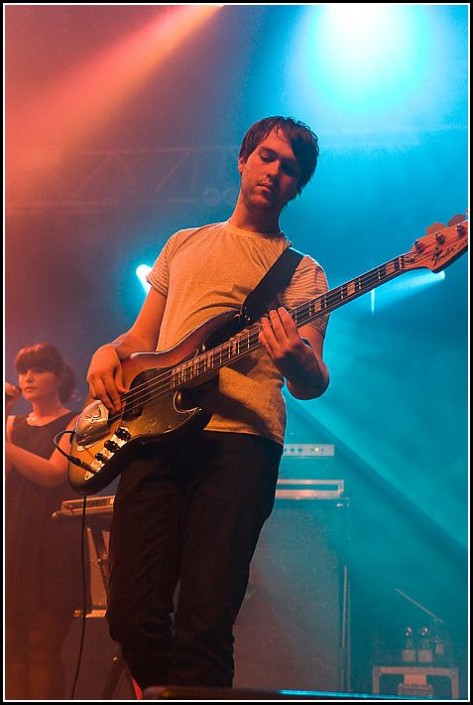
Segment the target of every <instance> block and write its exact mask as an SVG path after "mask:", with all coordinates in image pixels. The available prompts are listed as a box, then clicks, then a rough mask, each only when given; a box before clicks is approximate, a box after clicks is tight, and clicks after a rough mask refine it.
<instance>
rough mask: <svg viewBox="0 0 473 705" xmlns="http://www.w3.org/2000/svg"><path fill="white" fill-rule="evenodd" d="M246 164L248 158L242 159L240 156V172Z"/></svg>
mask: <svg viewBox="0 0 473 705" xmlns="http://www.w3.org/2000/svg"><path fill="white" fill-rule="evenodd" d="M245 164H246V159H242V158H241V157H239V158H238V171H239V172H240V174H241V173H242V171H243V169H244V167H245Z"/></svg>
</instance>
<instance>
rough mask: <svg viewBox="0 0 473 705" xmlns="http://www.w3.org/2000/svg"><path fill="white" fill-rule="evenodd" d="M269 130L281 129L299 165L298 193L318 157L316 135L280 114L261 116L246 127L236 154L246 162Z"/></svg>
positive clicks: (298, 122) (312, 170)
mask: <svg viewBox="0 0 473 705" xmlns="http://www.w3.org/2000/svg"><path fill="white" fill-rule="evenodd" d="M271 130H281V132H283V133H284V135H285V136H286V138H287V140H288V141H289V143H290V145H291V147H292V151H293V152H294V154H295V156H296V159H297V161H298V162H299V164H300V166H301V170H302V171H301V178H300V181H299V187H298V189H297V193H298V194H300V193H301V191H302V189H303V188H304V186H305V185H306V184H307V183H308V182H309V181H310V179H311V178H312V176H313V174H314V171H315V167H316V166H317V160H318V158H319V142H318V138H317V135H316V134H315V133H314V132H312V130H311V129H310V127H309V126H308V125H306V124H305V123H303V122H300V121H299V120H294V119H293V118H291V117H283V116H282V115H273V116H272V117H266V118H263V119H262V120H259V121H258V122H255V123H254V124H253V125H251V127H250V128H249V129H248V131H247V133H246V135H245V136H244V137H243V141H242V143H241V147H240V153H239V155H238V156H239V158H240V159H243V161H245V162H246V160H247V159H248V157H249V156H250V154H251V153H252V152H254V150H255V149H256V147H257V146H258V145H259V144H260V143H261V142H262V141H263V140H264V139H266V137H267V136H268V135H269V133H270V132H271Z"/></svg>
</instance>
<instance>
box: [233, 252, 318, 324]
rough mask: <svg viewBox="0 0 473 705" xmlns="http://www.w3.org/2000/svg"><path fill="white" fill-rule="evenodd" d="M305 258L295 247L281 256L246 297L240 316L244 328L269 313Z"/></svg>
mask: <svg viewBox="0 0 473 705" xmlns="http://www.w3.org/2000/svg"><path fill="white" fill-rule="evenodd" d="M303 257H304V255H303V253H302V252H299V251H298V250H296V249H294V248H293V247H287V248H286V249H285V250H284V252H283V253H282V254H281V255H279V257H278V258H277V260H276V261H275V262H274V263H273V264H272V265H271V267H270V268H269V269H268V271H267V272H266V274H265V275H264V277H263V278H262V279H261V281H260V283H259V284H258V285H257V286H256V288H255V289H253V291H252V292H250V293H249V294H248V296H247V297H246V299H245V301H244V303H243V305H242V307H241V312H240V314H239V319H240V323H241V325H242V326H243V327H245V326H248V325H250V324H251V323H255V322H256V321H258V320H259V319H260V318H261V316H263V315H264V314H265V313H266V312H267V310H268V308H269V306H270V304H271V302H272V301H273V300H274V298H275V296H276V294H277V293H278V292H280V291H282V290H283V289H284V288H285V287H286V286H287V285H288V284H289V282H290V281H291V277H292V275H293V274H294V271H295V269H296V267H297V265H298V264H299V262H300V261H301V259H302V258H303Z"/></svg>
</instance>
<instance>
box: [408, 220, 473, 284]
mask: <svg viewBox="0 0 473 705" xmlns="http://www.w3.org/2000/svg"><path fill="white" fill-rule="evenodd" d="M467 249H468V220H467V219H466V217H465V216H464V215H455V216H454V217H453V218H451V219H450V220H449V222H448V225H442V223H434V224H433V225H431V226H430V227H429V228H427V232H426V234H425V235H424V236H423V237H421V238H419V240H416V241H415V243H414V245H413V246H412V248H411V249H410V250H409V252H408V253H407V254H406V255H405V256H404V262H405V265H406V268H407V269H418V268H420V267H427V268H428V269H431V270H432V272H440V271H442V269H445V268H446V267H448V266H449V265H450V264H452V262H454V261H455V260H456V259H457V258H458V257H460V256H461V255H462V254H463V253H464V252H466V251H467Z"/></svg>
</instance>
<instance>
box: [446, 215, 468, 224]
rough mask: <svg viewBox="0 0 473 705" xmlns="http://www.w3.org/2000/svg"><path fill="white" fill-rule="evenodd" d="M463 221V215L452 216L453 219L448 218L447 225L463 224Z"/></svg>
mask: <svg viewBox="0 0 473 705" xmlns="http://www.w3.org/2000/svg"><path fill="white" fill-rule="evenodd" d="M464 220H466V216H465V215H461V214H459V215H454V216H453V218H450V220H449V221H448V224H449V225H457V224H458V223H463V221H464Z"/></svg>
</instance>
